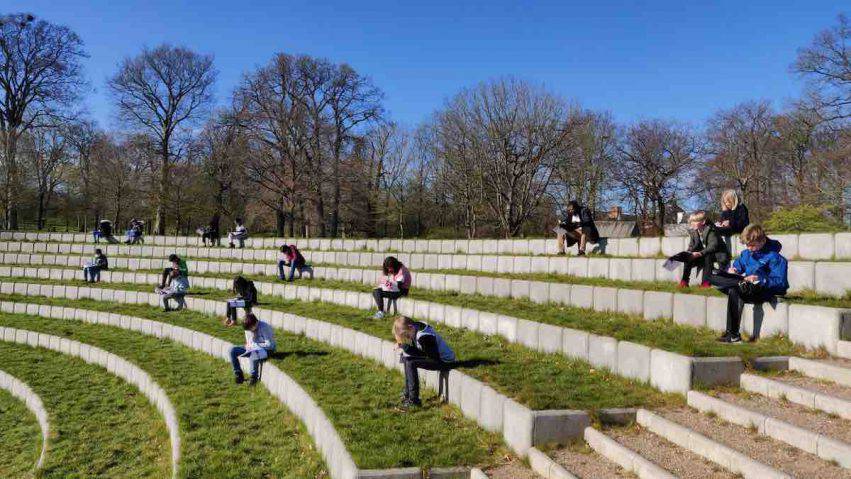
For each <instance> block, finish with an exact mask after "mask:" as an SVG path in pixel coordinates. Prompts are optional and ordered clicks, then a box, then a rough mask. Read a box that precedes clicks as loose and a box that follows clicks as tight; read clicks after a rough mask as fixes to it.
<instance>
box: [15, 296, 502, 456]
mask: <svg viewBox="0 0 851 479" xmlns="http://www.w3.org/2000/svg"><path fill="white" fill-rule="evenodd" d="M101 284H103V283H101ZM104 286H105V287H107V288H109V287H111V286H116V287H120V286H118V285H114V284H106V285H104ZM123 286H125V288H124V289H134V288H128V287H127V286H134V287H136V286H138V285H123ZM144 289H145V290H149V288H147V287H146V288H144ZM4 297H5V298H6V299H7V300H13V301H26V302H38V303H40V304H51V305H58V306H66V307H78V308H85V309H91V310H97V311H109V312H112V313H118V314H127V315H132V316H138V317H142V318H147V319H151V320H155V321H161V322H164V323H170V324H174V325H177V326H182V327H185V328H191V329H194V330H196V331H200V332H204V333H206V334H209V335H212V336H215V337H218V338H220V339H223V340H226V341H230V342H232V343H235V344H242V343H243V342H244V340H245V338H244V334H243V331H242V329H241V328H225V327H224V326H222V324H221V322H220V321H219V319H218V318H214V317H212V316H210V315H206V314H203V313H200V312H195V311H181V312H173V313H165V312H164V311H162V310H161V309H158V308H154V307H151V306H146V305H129V304H117V303H112V302H103V301H93V300H67V299H59V298H45V297H41V296H26V297H24V296H17V295H8V296H7V295H4ZM276 339H277V341H278V353H276V354H275V355H274V356H272V357H271V359H270V361H271V362H272V363H273V364H275V365H276V366H278V367H279V368H281V370H283V371H284V372H286V373H287V374H288V375H290V376H291V377H292V378H293V379H294V380H295V381H297V382H298V383H299V384H300V385H301V386H302V387H303V388H304V389H305V391H307V393H308V394H310V396H311V397H312V398H313V399H314V400H315V401H316V402H317V404H319V406H320V407H321V408H322V409H323V411H325V413H326V414H328V417H329V418H330V419H331V422H332V424H334V427H335V428H336V430H337V432H338V433H339V434H340V436H341V437H342V439H343V442H344V444H345V445H346V447H347V448H348V449H349V451H350V452H351V454H352V456H353V458H354V460H355V463H356V464H357V465H358V467H359V468H362V469H382V468H391V467H408V466H417V467H425V466H465V465H466V466H473V465H489V464H496V463H498V462H499V461H500V460H501V458H503V457H505V456H506V455H507V454H508V452H507V449H506V448H504V447H503V446H502V445H501V439H500V437H499V436H497V435H495V434H491V433H488V432H486V431H484V430H483V429H481V428H479V427H478V426H477V425H476V424H475V423H473V422H472V421H470V420H468V419H466V418H464V417H463V416H462V414H461V412H460V411H459V410H458V409H457V408H454V407H451V406H448V405H442V404H434V405H431V404H429V407H425V408H422V409H419V410H415V411H411V412H408V413H406V414H401V413H399V412H398V411H396V410H395V407H396V406H397V405H398V402H399V394H400V393H401V392H402V390H403V389H404V379H403V377H402V376H401V375H400V374H398V373H395V372H393V371H390V370H387V369H385V368H384V367H383V366H381V365H379V364H376V363H374V362H372V361H370V360H367V359H363V358H358V357H356V356H354V355H353V354H351V353H348V352H345V351H343V350H341V349H337V348H332V347H330V346H326V345H323V344H321V343H319V342H317V341H313V340H309V339H307V338H305V337H304V336H302V335H294V334H285V333H283V332H282V331H278V332H277V334H276ZM220 367H221V368H222V370H224V371H229V366H227V365H225V364H222V365H221V366H220ZM228 374H230V373H228ZM216 384H217V385H218V386H219V387H222V388H235V387H236V386H235V385H230V384H228V385H221V383H220V382H217V383H216ZM428 398H429V394H428V393H426V394H425V395H424V399H428ZM267 427H271V428H273V429H274V428H275V425H274V424H271V425H268V426H267ZM400 437H402V438H409V439H411V440H399V438H400Z"/></svg>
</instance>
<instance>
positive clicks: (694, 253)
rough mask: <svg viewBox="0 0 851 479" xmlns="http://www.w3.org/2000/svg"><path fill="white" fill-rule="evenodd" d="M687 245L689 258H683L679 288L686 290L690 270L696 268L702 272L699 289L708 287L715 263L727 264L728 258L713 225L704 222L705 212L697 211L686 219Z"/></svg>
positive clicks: (725, 247)
mask: <svg viewBox="0 0 851 479" xmlns="http://www.w3.org/2000/svg"><path fill="white" fill-rule="evenodd" d="M688 224H689V230H688V235H689V243H688V249H687V250H686V251H687V252H688V253H691V257H690V258H684V259H685V261H683V275H682V278H681V279H680V284H679V286H680V288H687V287H688V282H689V279H690V278H691V270H692V269H693V268H697V269H699V270H703V278H702V281H701V283H700V287H701V288H708V287H709V275H711V274H712V271H713V269H714V268H715V263H719V264H721V265H724V264H727V263H728V262H729V261H730V257H729V255H728V254H727V245H726V244H725V243H724V240H723V239H722V238H721V235H720V234H718V231H716V230H715V225H713V224H712V223H710V222H708V221H706V212H704V211H697V212H695V213H693V214H692V215H691V216H689V218H688Z"/></svg>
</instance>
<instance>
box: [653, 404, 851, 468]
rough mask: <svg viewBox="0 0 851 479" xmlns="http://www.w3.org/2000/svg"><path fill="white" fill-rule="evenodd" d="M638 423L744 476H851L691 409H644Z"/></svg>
mask: <svg viewBox="0 0 851 479" xmlns="http://www.w3.org/2000/svg"><path fill="white" fill-rule="evenodd" d="M638 422H639V424H642V425H645V426H647V427H648V428H649V429H651V430H652V431H653V432H655V433H657V434H660V435H661V436H663V437H665V438H666V439H668V440H670V441H672V442H674V443H676V444H677V445H679V446H681V447H686V448H688V449H690V450H692V451H693V452H695V453H697V454H700V455H701V456H703V457H705V458H707V459H710V460H712V461H714V462H717V463H718V464H720V465H721V466H723V467H724V468H725V469H727V470H730V471H732V472H734V473H739V474H741V475H742V477H744V478H745V479H751V478H754V479H757V478H758V479H763V478H789V477H800V478H810V477H832V478H841V479H851V471H848V470H846V469H843V468H842V467H840V466H839V465H837V464H835V463H832V462H829V461H826V460H823V459H821V458H819V457H817V456H815V455H813V454H809V453H807V452H804V451H801V450H800V449H798V448H796V447H794V446H791V445H788V444H786V443H784V442H781V441H778V440H776V439H773V438H770V437H767V436H765V435H762V434H760V432H759V430H758V429H757V428H748V427H743V426H738V425H735V424H732V423H730V422H728V421H726V420H724V419H722V418H721V417H718V415H715V414H704V413H701V412H698V411H696V410H695V409H691V408H669V409H666V410H662V411H658V412H656V413H649V412H647V411H643V410H640V411H639V414H638Z"/></svg>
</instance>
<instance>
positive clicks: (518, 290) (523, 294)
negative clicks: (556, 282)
mask: <svg viewBox="0 0 851 479" xmlns="http://www.w3.org/2000/svg"><path fill="white" fill-rule="evenodd" d="M530 287H531V285H530V282H529V281H527V280H524V279H513V280H511V297H512V298H514V299H528V298H529V290H530Z"/></svg>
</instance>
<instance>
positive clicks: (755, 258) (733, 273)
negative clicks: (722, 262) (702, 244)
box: [710, 224, 789, 343]
mask: <svg viewBox="0 0 851 479" xmlns="http://www.w3.org/2000/svg"><path fill="white" fill-rule="evenodd" d="M739 240H740V241H741V242H742V244H744V245H745V247H746V249H745V250H744V251H742V254H741V255H740V256H739V257H738V258H737V259H736V260H735V261H734V262H733V265H732V266H731V267H730V269H729V270H727V272H726V273H719V274H715V275H712V276H710V283H712V285H713V286H716V287H717V288H718V289H719V290H720V291H721V292H722V293H724V294H726V295H727V329H726V331H724V334H722V335H721V337H719V338H718V341H720V342H722V343H740V342H741V341H742V336H741V334H740V332H739V328H740V326H741V322H742V310H743V309H744V305H745V303H750V304H759V303H764V302H766V301H771V300H773V299H774V297H775V296H778V295H783V294H786V291H787V290H788V289H789V281H788V278H787V269H788V262H787V261H786V258H784V257H783V256H782V255H781V254H780V248H781V245H780V242H779V241H776V240H772V239H769V238H768V237H767V236H766V234H765V230H764V229H763V228H762V226H760V225H756V224H751V225H748V226H747V227H746V228H745V229H744V231H742V234H741V235H740V236H739ZM755 340H756V338H755V337H754V338H751V341H755Z"/></svg>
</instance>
